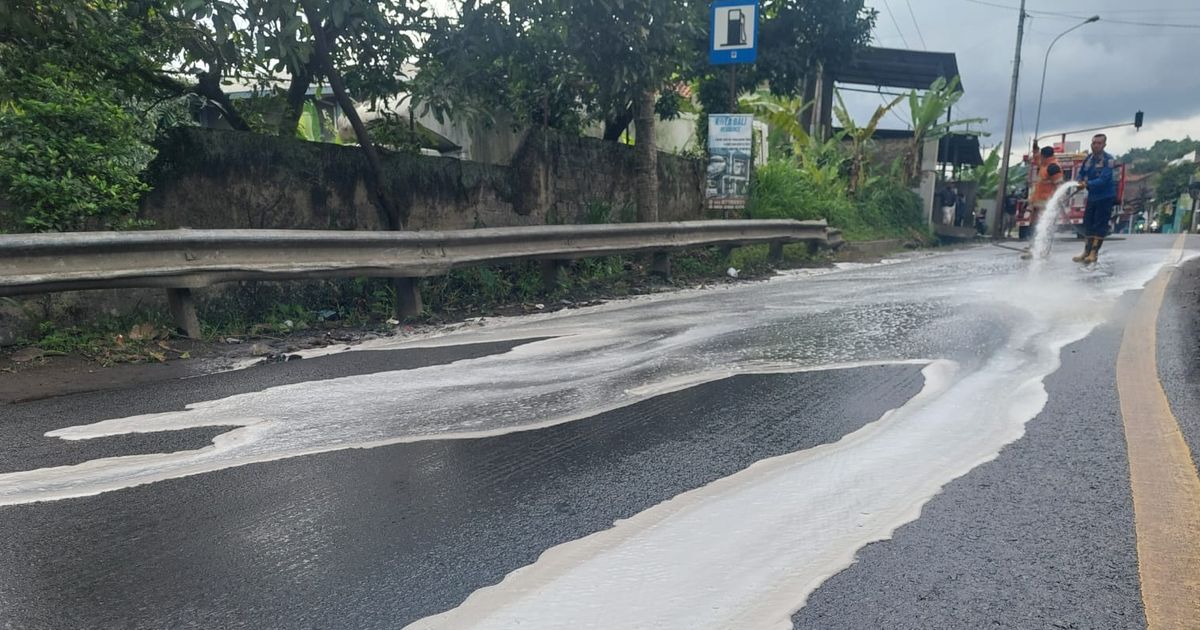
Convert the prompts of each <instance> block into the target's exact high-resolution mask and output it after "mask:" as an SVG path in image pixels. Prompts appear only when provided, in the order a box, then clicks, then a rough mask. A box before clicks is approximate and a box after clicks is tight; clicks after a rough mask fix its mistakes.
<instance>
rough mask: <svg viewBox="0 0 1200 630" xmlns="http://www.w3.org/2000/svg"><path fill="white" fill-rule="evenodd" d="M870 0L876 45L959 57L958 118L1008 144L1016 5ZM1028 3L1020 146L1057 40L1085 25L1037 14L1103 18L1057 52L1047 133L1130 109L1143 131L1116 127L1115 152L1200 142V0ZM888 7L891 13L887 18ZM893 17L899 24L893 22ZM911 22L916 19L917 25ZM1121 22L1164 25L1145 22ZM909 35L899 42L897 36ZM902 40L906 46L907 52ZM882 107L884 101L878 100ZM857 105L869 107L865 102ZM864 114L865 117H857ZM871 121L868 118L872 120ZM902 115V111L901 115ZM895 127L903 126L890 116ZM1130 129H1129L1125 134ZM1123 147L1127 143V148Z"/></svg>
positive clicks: (1121, 118) (1109, 120) (1009, 0)
mask: <svg viewBox="0 0 1200 630" xmlns="http://www.w3.org/2000/svg"><path fill="white" fill-rule="evenodd" d="M908 2H909V3H910V4H911V7H912V11H913V13H912V16H910V15H909V13H908V7H907V6H906V5H905V0H890V1H889V2H887V3H885V2H884V1H883V0H867V4H868V5H869V6H873V7H874V8H876V9H877V10H879V12H880V15H879V20H878V22H877V26H876V31H875V35H876V41H875V43H876V45H880V46H888V47H901V48H902V47H908V48H917V49H920V48H921V37H919V36H918V34H917V27H916V26H915V25H914V21H915V22H916V24H917V25H919V27H920V31H921V35H923V37H924V41H925V43H926V44H927V45H928V49H929V50H934V51H945V52H953V53H955V54H956V55H957V57H958V66H959V70H960V72H961V73H962V79H963V85H964V86H965V87H966V93H965V95H964V97H963V100H962V101H961V102H960V104H959V106H958V107H956V109H955V117H965V116H982V117H987V118H988V119H989V122H988V124H987V125H986V127H987V129H988V131H990V132H991V134H992V137H991V140H992V142H991V143H996V142H999V141H1001V140H1002V139H1003V131H1004V129H1003V125H1004V120H1005V116H1006V113H1007V107H1008V93H1009V86H1010V81H1011V78H1012V63H1011V61H1012V57H1013V51H1014V46H1015V43H1016V27H1017V11H1016V8H1015V7H1016V5H1017V4H1018V2H1019V0H986V2H989V3H992V4H1001V5H1010V6H1011V7H1012V8H1001V7H995V6H985V5H982V4H978V3H975V2H971V1H970V0H908ZM1150 4H1151V3H1149V2H1145V3H1132V4H1131V3H1129V2H1128V1H1127V0H1087V1H1084V0H1059V1H1057V2H1053V3H1051V2H1045V1H1039V0H1031V1H1030V2H1029V3H1028V6H1027V10H1028V11H1031V12H1034V15H1033V17H1031V18H1030V19H1029V20H1027V21H1026V33H1025V42H1024V46H1023V49H1022V63H1021V81H1020V86H1019V92H1018V102H1017V105H1018V107H1017V114H1016V116H1015V122H1014V145H1015V144H1018V143H1024V142H1028V140H1029V139H1031V138H1032V136H1033V129H1034V125H1035V120H1036V118H1037V106H1038V92H1039V87H1040V82H1041V79H1042V69H1043V63H1044V62H1046V60H1047V57H1046V50H1047V46H1049V45H1050V43H1051V41H1053V40H1054V38H1055V37H1056V36H1058V35H1059V34H1060V33H1062V32H1063V31H1065V30H1067V29H1069V28H1071V27H1072V26H1073V25H1075V24H1078V23H1080V22H1081V21H1082V19H1076V18H1072V17H1063V16H1058V15H1044V14H1041V13H1039V12H1041V11H1049V12H1059V13H1067V14H1072V15H1080V16H1088V15H1092V14H1098V15H1100V18H1101V19H1100V22H1097V23H1094V24H1089V25H1086V26H1083V27H1081V28H1079V29H1077V30H1075V31H1072V32H1071V33H1069V34H1067V35H1065V36H1063V37H1062V38H1061V39H1060V40H1059V41H1058V43H1057V44H1055V45H1054V48H1053V49H1052V51H1051V54H1050V56H1049V59H1048V62H1046V63H1045V66H1044V67H1045V68H1046V89H1045V96H1044V99H1043V103H1042V115H1041V122H1040V126H1039V128H1040V130H1041V133H1042V134H1046V133H1053V132H1056V131H1066V130H1071V129H1081V128H1085V127H1097V126H1101V125H1107V124H1114V123H1124V122H1131V121H1132V120H1133V114H1134V112H1136V111H1138V110H1144V111H1145V112H1146V120H1147V125H1146V127H1145V128H1143V130H1142V131H1141V132H1140V133H1138V134H1136V135H1135V134H1133V133H1132V131H1133V130H1132V128H1129V129H1128V130H1126V129H1117V130H1114V131H1113V132H1112V133H1111V134H1110V138H1112V142H1111V143H1110V144H1111V146H1113V147H1114V148H1115V149H1116V150H1117V151H1118V152H1123V151H1124V150H1125V147H1127V146H1147V145H1149V144H1153V142H1154V140H1156V139H1159V138H1175V137H1181V136H1182V135H1187V134H1189V133H1190V134H1191V135H1192V136H1193V137H1200V128H1198V125H1200V68H1197V67H1196V65H1195V64H1196V61H1195V60H1194V57H1195V55H1194V52H1192V51H1194V49H1195V41H1197V38H1200V28H1197V29H1188V28H1179V27H1180V26H1182V25H1200V7H1198V6H1197V4H1196V2H1195V0H1154V1H1153V3H1152V4H1153V6H1147V5H1150ZM889 9H890V11H891V13H889ZM893 17H894V20H893ZM914 18H915V20H914ZM1118 22H1142V23H1161V24H1171V25H1174V26H1142V25H1134V24H1128V23H1118ZM901 34H903V39H901ZM905 40H906V41H907V44H908V45H907V46H905ZM875 101H878V98H875ZM856 102H859V103H860V105H858V106H857V107H856V108H855V109H856V110H858V109H865V108H866V105H867V104H868V102H867V101H866V100H864V99H856ZM855 113H856V115H859V112H858V111H856V112H855ZM866 115H869V113H868V114H866ZM901 116H902V117H904V114H903V113H902V114H901ZM889 120H890V121H891V123H894V124H891V125H889V126H898V122H897V120H896V118H893V117H890V116H889ZM1126 131H1128V133H1126ZM1122 140H1124V141H1127V142H1128V144H1125V143H1124V142H1122Z"/></svg>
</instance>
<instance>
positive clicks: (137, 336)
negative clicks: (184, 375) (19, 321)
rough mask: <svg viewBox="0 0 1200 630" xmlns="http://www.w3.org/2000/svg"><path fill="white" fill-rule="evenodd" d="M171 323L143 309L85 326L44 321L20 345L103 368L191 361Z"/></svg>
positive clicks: (154, 312) (158, 313) (165, 318)
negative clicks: (176, 344)
mask: <svg viewBox="0 0 1200 630" xmlns="http://www.w3.org/2000/svg"><path fill="white" fill-rule="evenodd" d="M168 321H169V318H168V316H167V315H166V313H164V312H162V311H156V310H144V309H141V310H138V311H136V312H133V313H130V314H128V315H124V316H119V317H113V316H104V317H101V318H100V319H98V320H95V321H90V322H87V323H84V324H80V323H70V324H67V323H62V321H60V319H55V318H51V319H43V320H42V321H41V322H39V323H38V327H37V330H36V331H35V332H34V333H33V335H32V337H31V338H26V339H20V340H18V343H19V345H28V346H37V347H38V348H40V349H42V350H43V351H44V355H43V356H53V355H79V356H82V357H85V358H87V359H91V360H93V361H96V362H97V363H100V364H102V365H113V364H116V363H144V362H150V361H159V362H161V361H165V360H166V359H167V358H168V357H179V358H185V359H186V358H188V356H189V355H188V353H187V352H186V351H181V350H177V349H175V348H174V347H172V345H171V342H170V340H169V338H170V332H169V331H170V328H171V327H170V324H169V323H168Z"/></svg>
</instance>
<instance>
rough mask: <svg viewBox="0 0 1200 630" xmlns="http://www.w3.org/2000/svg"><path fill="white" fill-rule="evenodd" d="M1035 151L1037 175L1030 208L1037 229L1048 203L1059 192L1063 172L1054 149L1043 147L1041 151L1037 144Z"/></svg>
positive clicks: (1033, 223)
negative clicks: (1056, 191)
mask: <svg viewBox="0 0 1200 630" xmlns="http://www.w3.org/2000/svg"><path fill="white" fill-rule="evenodd" d="M1033 149H1034V151H1035V153H1034V156H1033V168H1034V169H1035V170H1034V173H1035V175H1034V180H1033V190H1032V191H1031V192H1030V193H1029V206H1030V208H1032V209H1033V215H1032V225H1033V226H1034V228H1036V227H1037V224H1038V218H1039V217H1040V216H1041V214H1042V211H1043V210H1045V209H1046V202H1048V201H1050V198H1051V197H1053V196H1054V191H1055V190H1058V186H1059V184H1061V183H1062V181H1063V170H1062V167H1061V166H1059V165H1058V160H1057V159H1055V157H1054V147H1042V148H1041V150H1040V151H1039V150H1038V147H1037V145H1036V144H1035V145H1033Z"/></svg>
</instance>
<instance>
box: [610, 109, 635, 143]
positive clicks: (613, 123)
mask: <svg viewBox="0 0 1200 630" xmlns="http://www.w3.org/2000/svg"><path fill="white" fill-rule="evenodd" d="M631 122H633V108H629V109H626V110H625V111H623V112H621V113H619V114H617V116H616V117H614V118H612V119H610V120H605V121H604V140H606V141H607V142H618V141H620V140H621V134H623V133H625V130H626V129H629V123H631Z"/></svg>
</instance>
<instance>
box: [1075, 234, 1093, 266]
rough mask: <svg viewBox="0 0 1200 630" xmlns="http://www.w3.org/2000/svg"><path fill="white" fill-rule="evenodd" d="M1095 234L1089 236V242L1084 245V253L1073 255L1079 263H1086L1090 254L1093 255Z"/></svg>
mask: <svg viewBox="0 0 1200 630" xmlns="http://www.w3.org/2000/svg"><path fill="white" fill-rule="evenodd" d="M1094 238H1095V237H1094V236H1089V237H1087V243H1085V244H1084V246H1083V253H1082V254H1080V255H1078V256H1072V257H1071V260H1072V261H1074V262H1077V263H1085V262H1087V259H1088V257H1089V256H1091V255H1092V239H1094Z"/></svg>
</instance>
